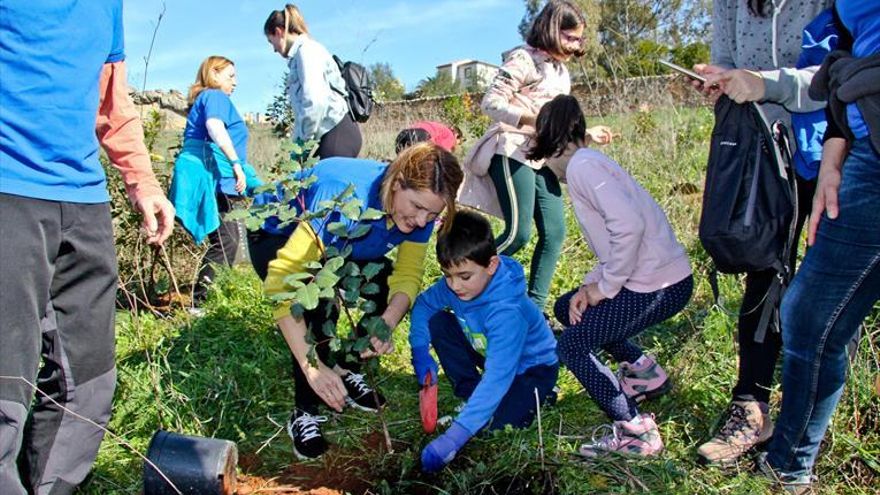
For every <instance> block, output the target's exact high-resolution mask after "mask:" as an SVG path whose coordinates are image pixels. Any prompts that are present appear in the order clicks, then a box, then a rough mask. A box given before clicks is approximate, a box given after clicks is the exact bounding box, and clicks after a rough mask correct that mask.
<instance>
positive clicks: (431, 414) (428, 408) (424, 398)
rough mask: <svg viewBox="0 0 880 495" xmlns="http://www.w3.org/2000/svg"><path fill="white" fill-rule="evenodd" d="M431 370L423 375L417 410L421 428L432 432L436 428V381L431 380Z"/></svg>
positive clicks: (426, 431)
mask: <svg viewBox="0 0 880 495" xmlns="http://www.w3.org/2000/svg"><path fill="white" fill-rule="evenodd" d="M432 381H433V378H432V377H431V372H430V371H429V372H428V373H427V374H426V375H425V384H424V386H422V389H421V390H419V411H420V412H421V414H422V428H423V429H424V430H425V433H434V430H435V429H437V383H434V384H433V385H432V384H431V382H432Z"/></svg>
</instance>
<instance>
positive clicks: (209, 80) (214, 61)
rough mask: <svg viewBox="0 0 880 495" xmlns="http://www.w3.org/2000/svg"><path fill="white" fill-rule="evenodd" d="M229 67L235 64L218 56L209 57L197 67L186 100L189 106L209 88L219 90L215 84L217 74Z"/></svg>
mask: <svg viewBox="0 0 880 495" xmlns="http://www.w3.org/2000/svg"><path fill="white" fill-rule="evenodd" d="M230 65H235V64H234V63H232V60H229V59H228V58H226V57H223V56H220V55H211V56H210V57H208V58H206V59H205V60H204V62H202V65H200V66H199V71H198V72H197V73H196V81H195V82H194V83H192V86H190V87H189V96H187V98H186V101H187V102H188V103H189V105H190V106H192V104H193V103H195V101H196V98H198V97H199V93H201V92H202V91H204V90H206V89H210V88H219V87H220V83H218V82H217V73H218V72H220V71H222V70H223V69H225V68H227V67H229V66H230Z"/></svg>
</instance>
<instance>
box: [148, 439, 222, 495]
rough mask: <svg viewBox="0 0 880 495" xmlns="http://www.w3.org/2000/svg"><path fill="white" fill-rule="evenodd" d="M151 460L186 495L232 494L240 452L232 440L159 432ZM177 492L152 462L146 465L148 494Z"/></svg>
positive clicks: (152, 449) (172, 493)
mask: <svg viewBox="0 0 880 495" xmlns="http://www.w3.org/2000/svg"><path fill="white" fill-rule="evenodd" d="M147 459H149V460H150V461H151V462H152V463H153V464H155V465H156V467H157V468H159V471H161V472H162V474H164V475H165V477H167V478H168V479H169V480H171V482H172V483H174V486H176V487H177V489H178V490H180V492H181V493H185V494H196V493H197V494H204V495H232V494H233V493H235V489H236V486H235V467H236V465H237V464H238V449H237V448H236V446H235V444H234V443H233V442H230V441H229V440H218V439H216V438H204V437H193V436H188V435H181V434H178V433H173V432H170V431H163V430H159V431H157V432H156V433H155V434H154V435H153V439H152V440H150V447H149V448H148V449H147ZM176 493H177V492H176V491H175V490H174V488H173V487H172V486H171V485H170V484H169V483H168V481H166V480H165V478H163V477H162V475H161V474H159V473H158V472H157V471H156V469H155V468H154V467H153V466H151V465H150V464H149V463H146V462H145V463H144V495H166V494H167V495H174V494H176Z"/></svg>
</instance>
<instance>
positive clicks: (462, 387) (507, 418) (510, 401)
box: [428, 311, 559, 431]
mask: <svg viewBox="0 0 880 495" xmlns="http://www.w3.org/2000/svg"><path fill="white" fill-rule="evenodd" d="M428 328H429V330H430V332H431V345H432V346H433V347H434V350H435V351H437V357H439V358H440V365H441V366H443V371H445V372H446V377H447V378H449V380H450V381H451V382H452V391H453V393H454V394H455V396H456V397H458V398H460V399H464V400H468V399H469V398H470V396H471V394H472V393H473V392H474V389H476V388H477V385H479V383H480V380H481V379H482V375H481V374H480V372H479V370H478V368H483V367H484V366H485V363H486V358H485V357H483V355H482V354H480V353H478V352H477V351H476V350H474V348H473V346H471V344H470V343H469V342H468V340H467V338H465V336H464V332H463V331H462V329H461V325H460V324H459V322H458V320H457V319H456V318H455V316H454V315H452V314H451V313H447V312H446V311H440V312H438V313H437V314H435V315H434V316H432V317H431V318H430V319H429V320H428ZM558 376H559V363H554V364H552V365H537V366H532V367H531V368H528V369H527V370H525V371H524V372H522V373H520V374H519V375H516V378H514V379H513V383H511V384H510V388H509V389H507V393H505V394H504V397H503V398H502V399H501V402H500V403H499V404H498V407H497V408H496V409H495V414H494V415H493V416H492V420H491V421H490V422H489V424H488V425H487V426H486V430H487V431H492V430H498V429H503V428H504V426H505V425H511V426H513V427H514V428H525V427H527V426H529V425H530V424H532V421H533V420H534V419H535V415H536V414H537V407H536V406H535V389H536V388H537V389H538V394H539V396H540V397H541V404H542V405H547V404H553V403H555V402H556V392H555V391H554V390H553V388H554V387H555V386H556V379H557V378H558Z"/></svg>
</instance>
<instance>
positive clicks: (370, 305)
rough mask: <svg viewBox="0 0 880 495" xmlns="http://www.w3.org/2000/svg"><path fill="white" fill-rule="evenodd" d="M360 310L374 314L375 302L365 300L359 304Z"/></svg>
mask: <svg viewBox="0 0 880 495" xmlns="http://www.w3.org/2000/svg"><path fill="white" fill-rule="evenodd" d="M360 310H361V311H363V312H364V313H367V314H369V313H374V312H375V311H376V302H375V301H368V300H366V299H365V300H364V301H363V302H361V307H360Z"/></svg>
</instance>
